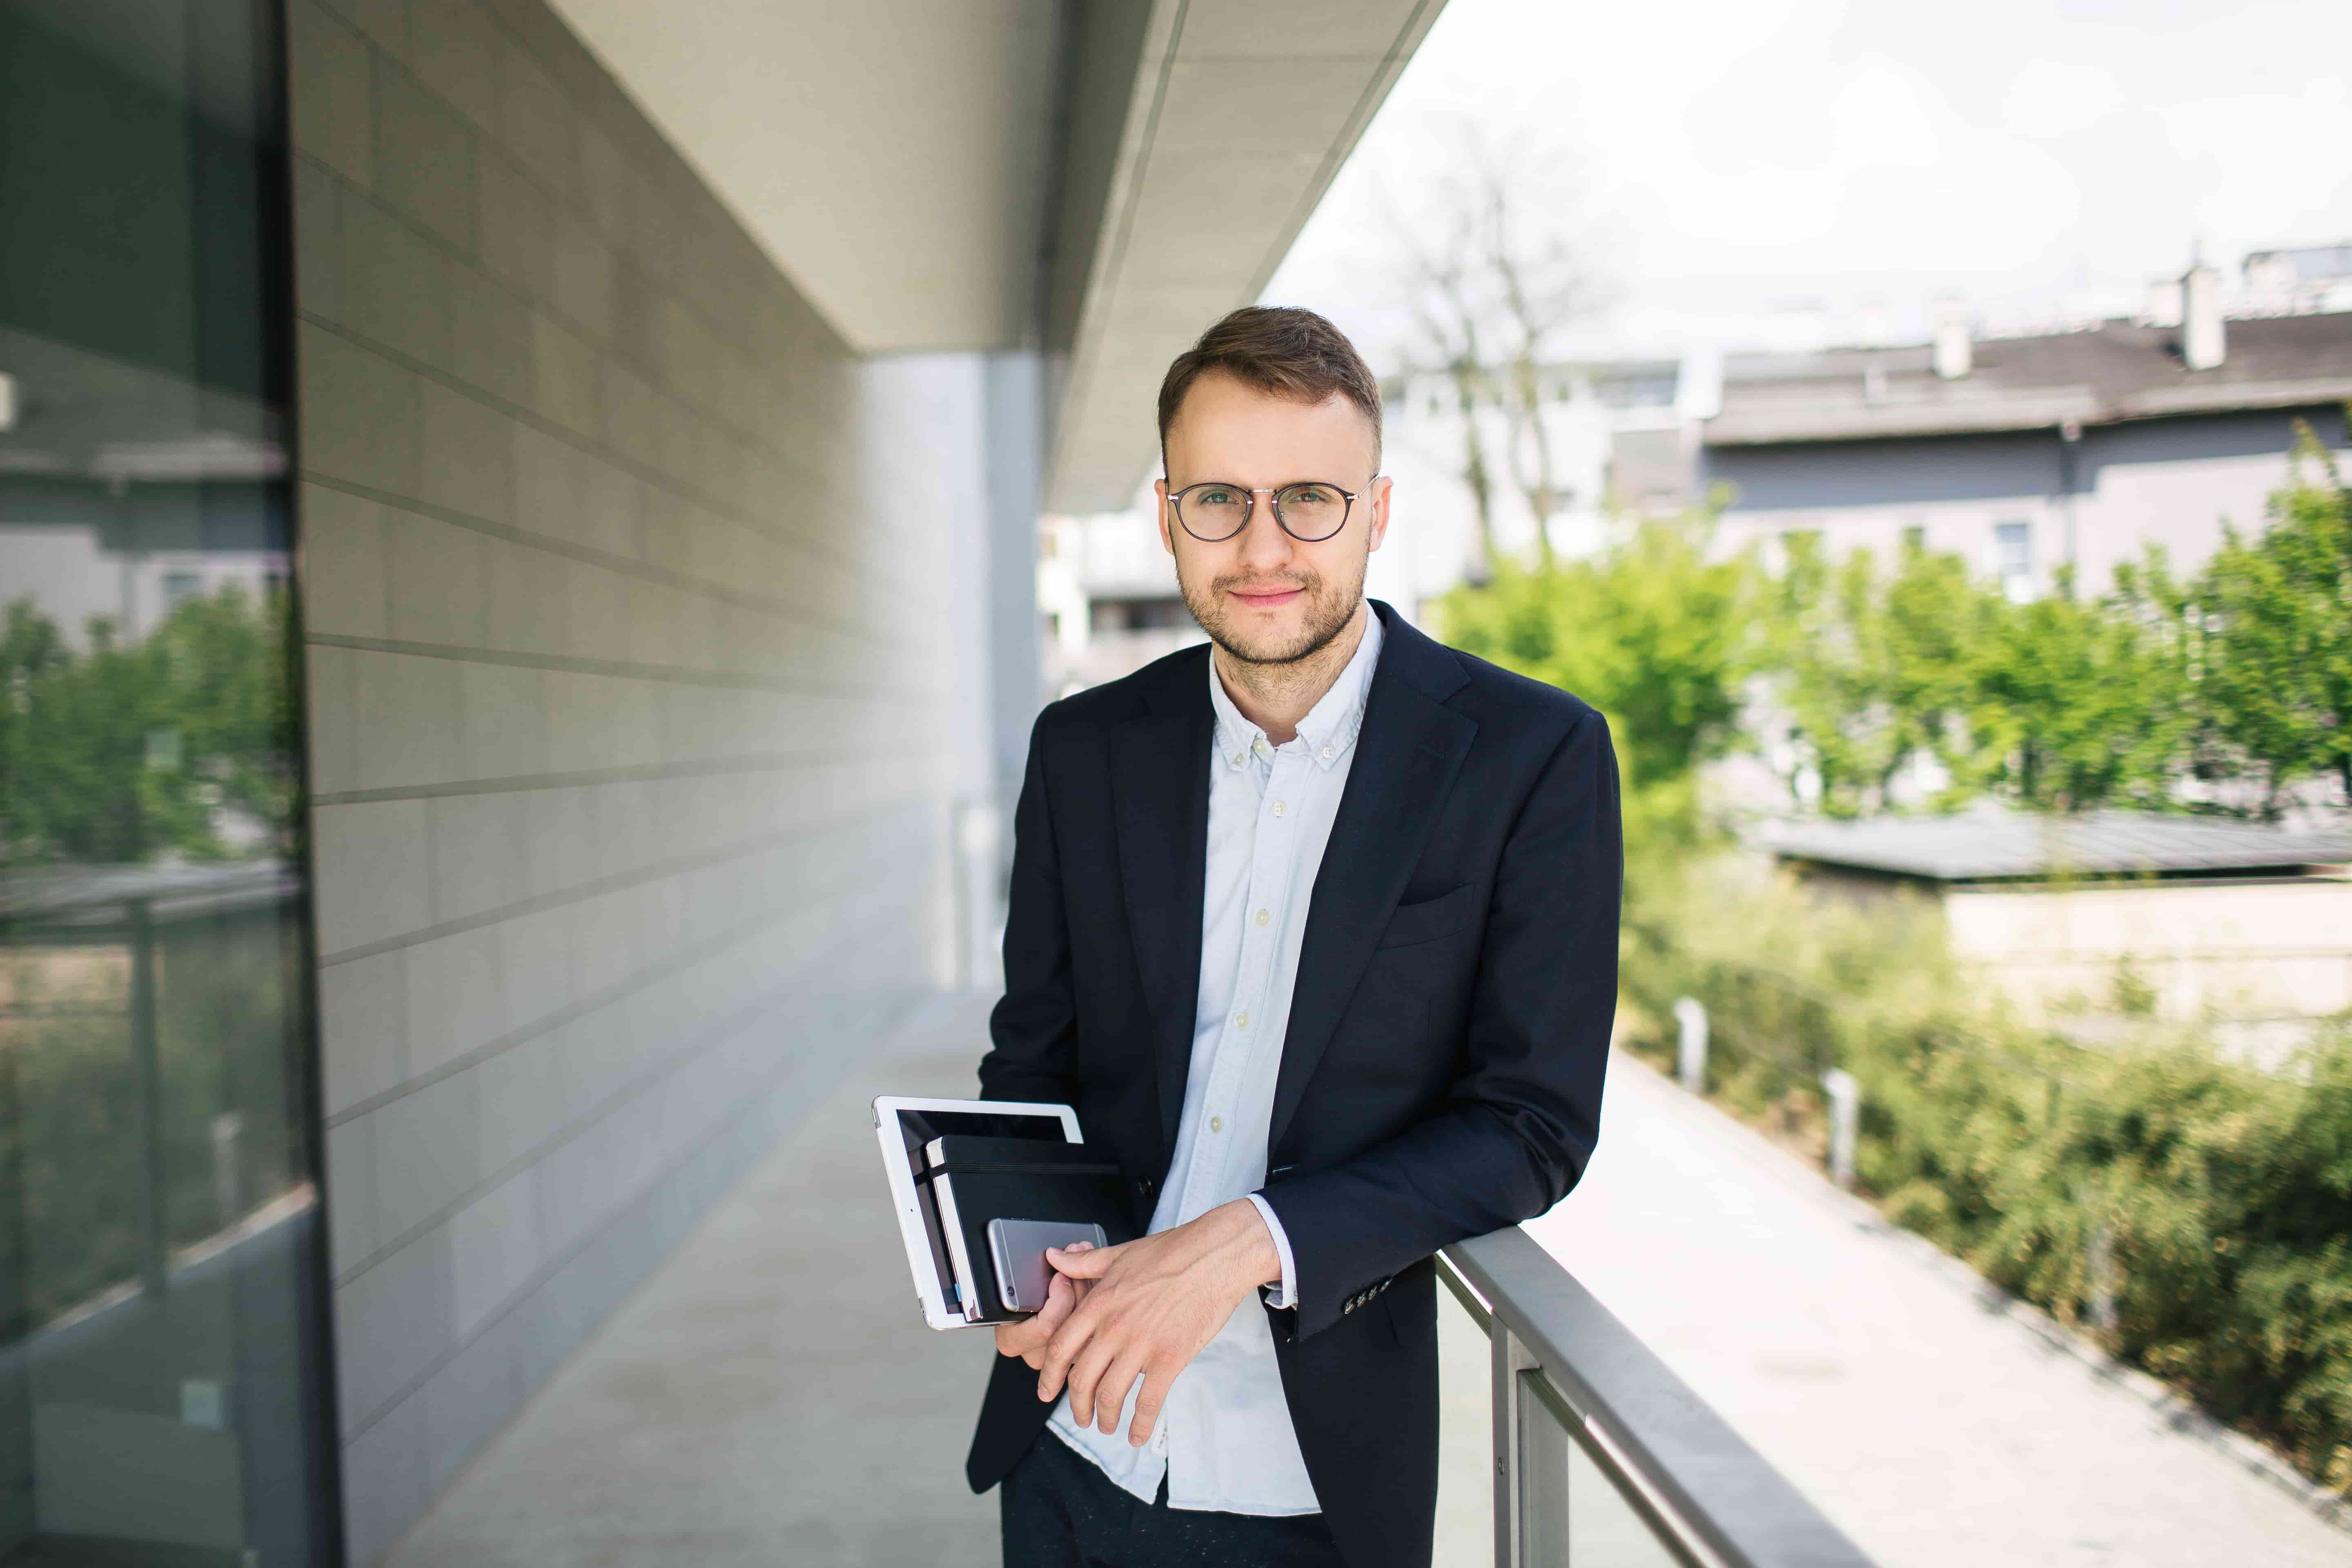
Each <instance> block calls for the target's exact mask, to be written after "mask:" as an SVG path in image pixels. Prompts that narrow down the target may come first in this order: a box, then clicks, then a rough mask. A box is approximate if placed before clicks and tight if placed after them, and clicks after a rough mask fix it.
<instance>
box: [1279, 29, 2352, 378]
mask: <svg viewBox="0 0 2352 1568" xmlns="http://www.w3.org/2000/svg"><path fill="white" fill-rule="evenodd" d="M2347 71H2352V4H2347V0H2274V3H2272V4H2244V3H2229V0H2046V3H2041V4H2036V3H2032V0H1971V3H1970V4H1969V5H1962V6H1927V5H1917V4H1916V3H1913V4H1897V3H1895V0H1687V3H1685V4H1679V5H1595V4H1591V3H1589V0H1588V3H1581V4H1576V5H1567V4H1562V3H1560V0H1450V4H1448V5H1447V6H1446V9H1445V11H1444V14H1443V15H1442V16H1440V17H1439V18H1438V21H1437V23H1436V25H1435V26H1434V27H1433V29H1432V30H1431V33H1430V35H1429V37H1428V40H1427V41H1426V43H1425V44H1424V45H1423V47H1422V50H1421V52H1420V53H1419V54H1418V55H1417V56H1416V57H1415V58H1414V59H1413V61H1412V64H1411V65H1410V66H1409V67H1408V68H1406V71H1405V74H1404V77H1403V79H1402V80H1401V81H1400V82H1399V83H1398V85H1397V88H1396V90H1395V91H1394V93H1393V94H1391V97H1390V99H1389V101H1388V102H1387V104H1386V105H1385V106H1383V108H1382V110H1381V113H1380V115H1379V117H1378V118H1377V119H1376V120H1375V121H1374V122H1373V124H1372V126H1371V128H1370V130H1369V131H1368V132H1366V135H1365V137H1364V140H1363V142H1362V143H1361V145H1360V147H1359V149H1358V151H1357V153H1356V154H1355V156H1354V157H1353V158H1352V159H1351V160H1350V161H1349V164H1348V165H1347V167H1346V168H1344V169H1343V170H1342V171H1341V173H1340V174H1339V179H1338V181H1337V182H1336V183H1335V184H1334V185H1333V187H1332V190H1331V193H1330V195H1328V197H1327V198H1326V199H1325V201H1324V203H1323V205H1322V206H1321V207H1320V208H1319V209H1318V211H1317V213H1316V215H1315V217H1314V218H1313V219H1312V220H1311V221H1310V222H1309V224H1308V225H1307V230H1306V232H1305V233H1304V234H1303V235H1302V236H1301V237H1300V239H1299V242H1298V245H1297V247H1296V248H1295V249H1294V250H1293V252H1292V253H1291V256H1290V258H1289V259H1288V260H1287V261H1286V262H1285V264H1284V266H1283V268H1282V270H1281V272H1280V273H1279V274H1278V275H1277V276H1276V279H1275V282H1274V284H1273V286H1272V287H1271V288H1270V289H1268V291H1267V295H1266V298H1267V299H1268V300H1276V301H1280V302H1286V303H1297V304H1307V305H1313V306H1316V307H1317V308H1318V309H1323V310H1327V311H1328V312H1329V313H1331V314H1332V315H1334V317H1335V319H1338V320H1339V321H1340V322H1341V324H1342V325H1343V326H1348V327H1349V328H1350V330H1355V331H1365V330H1368V329H1370V328H1371V326H1372V321H1373V320H1374V319H1375V318H1376V317H1377V316H1378V315H1379V313H1380V310H1381V300H1380V299H1379V298H1378V296H1379V294H1380V291H1381V288H1382V285H1381V282H1380V279H1381V276H1382V268H1380V267H1379V266H1376V265H1373V266H1368V265H1367V260H1368V258H1375V257H1376V256H1377V253H1379V252H1380V251H1381V248H1382V244H1383V235H1384V233H1385V229H1384V224H1385V223H1386V222H1387V221H1388V220H1387V219H1386V217H1385V216H1384V212H1383V209H1384V208H1394V209H1397V210H1399V211H1401V212H1402V213H1403V214H1404V215H1405V216H1407V217H1408V218H1409V216H1410V214H1411V212H1412V207H1413V205H1414V203H1415V201H1416V193H1422V192H1426V191H1428V190H1429V189H1431V188H1432V185H1433V182H1437V181H1442V180H1444V178H1445V173H1446V171H1445V156H1444V149H1445V148H1446V147H1447V146H1448V145H1450V144H1451V145H1458V137H1459V127H1460V126H1461V125H1462V124H1463V123H1464V122H1472V123H1475V124H1477V125H1479V126H1483V127H1485V128H1486V129H1487V130H1488V132H1490V133H1491V134H1493V135H1494V136H1496V138H1498V139H1499V140H1501V141H1503V142H1507V144H1509V145H1511V146H1513V147H1515V148H1517V149H1518V150H1519V152H1520V153H1521V154H1522V155H1523V156H1526V157H1528V159H1529V160H1530V161H1531V165H1532V166H1534V167H1537V168H1538V169H1540V170H1541V171H1543V172H1545V173H1546V174H1549V175H1550V176H1553V177H1555V178H1556V179H1558V180H1561V181H1566V182H1570V183H1573V184H1578V185H1580V186H1581V187H1582V188H1583V189H1584V191H1585V192H1586V193H1587V194H1586V195H1584V196H1583V197H1582V198H1581V199H1580V200H1575V201H1570V202H1563V203H1561V204H1559V206H1560V210H1559V222H1560V223H1561V224H1562V225H1563V226H1566V227H1568V228H1569V229H1570V231H1571V232H1573V233H1574V234H1575V235H1576V236H1577V237H1579V238H1580V240H1581V241H1582V242H1583V243H1584V245H1585V246H1586V247H1587V249H1588V250H1589V251H1590V252H1591V254H1592V257H1593V259H1594V260H1595V262H1596V263H1597V264H1598V266H1599V267H1600V268H1601V270H1602V271H1603V272H1604V273H1605V274H1607V275H1608V276H1609V277H1610V279H1612V282H1613V285H1614V292H1615V294H1616V297H1617V299H1618V300H1619V302H1620V303H1619V307H1618V311H1617V314H1616V316H1615V318H1614V321H1613V323H1612V327H1611V329H1610V331H1609V334H1608V335H1609V338H1610V339H1611V341H1612V344H1613V345H1614V346H1619V347H1625V348H1631V347H1634V346H1650V345H1654V346H1658V347H1670V346H1673V345H1674V344H1675V342H1678V341H1680V340H1683V339H1685V338H1687V337H1690V336H1693V335H1722V334H1726V333H1727V334H1729V335H1731V336H1735V337H1738V336H1747V335H1751V334H1750V333H1749V332H1748V331H1745V330H1743V323H1750V324H1752V322H1753V321H1755V320H1757V319H1759V318H1760V317H1761V316H1763V315H1765V314H1766V313H1768V312H1770V311H1773V310H1785V309H1788V308H1790V307H1792V306H1800V305H1804V304H1811V305H1817V306H1819V307H1822V308H1824V309H1826V310H1829V311H1831V312H1832V313H1836V314H1844V315H1850V314H1851V313H1853V312H1854V311H1856V310H1869V309H1872V308H1874V307H1884V308H1885V309H1886V310H1889V311H1891V312H1892V313H1893V314H1894V315H1895V317H1896V318H1897V319H1898V320H1900V321H1916V320H1917V319H1919V318H1920V317H1921V315H1922V313H1923V312H1924V310H1925V309H1926V307H1927V303H1928V302H1929V301H1930V300H1932V299H1933V298H1934V297H1935V296H1937V294H1939V293H1946V292H1949V293H1955V294H1958V295H1959V296H1960V297H1962V298H1964V299H1967V300H1972V301H1976V302H1978V303H1979V304H1986V305H1997V306H2003V307H2009V308H2012V309H2013V308H2018V307H2020V306H2023V305H2027V304H2032V303H2041V304H2046V305H2048V306H2050V307H2053V308H2055V307H2056V306H2058V305H2060V304H2061V303H2063V302H2064V301H2065V300H2068V299H2069V298H2070V297H2072V298H2076V299H2079V298H2082V297H2084V296H2087V295H2093V294H2105V295H2108V296H2110V297H2113V298H2119V299H2122V300H2134V301H2136V300H2137V299H2138V298H2139V297H2140V296H2141V294H2142V293H2143V292H2144V289H2145V287H2146V285H2147V283H2148V282H2149V281H2150V280H2152V279H2155V278H2157V277H2158V276H2160V275H2164V274H2167V273H2170V274H2173V275H2176V276H2177V275H2178V273H2179V270H2180V268H2182V266H2183V265H2185V263H2186V261H2187V259H2188V257H2189V248H2190V246H2191V244H2192V242H2200V241H2201V243H2202V244H2203V246H2204V249H2205V254H2206V256H2207V258H2209V259H2211V260H2214V261H2217V262H2219V263H2221V264H2222V265H2224V266H2230V267H2234V266H2235V264H2236V262H2237V260H2238V258H2239V257H2240V255H2241V254H2242V252H2243V251H2245V250H2246V249H2249V248H2257V247H2264V246H2268V245H2273V244H2293V243H2321V242H2330V241H2336V240H2342V239H2347V238H2352V90H2347ZM1420 199H1426V198H1425V196H1424V197H1421V198H1420ZM2126 308H2128V307H2127V306H2126ZM1372 335H1374V336H1378V333H1377V331H1376V330H1374V331H1372Z"/></svg>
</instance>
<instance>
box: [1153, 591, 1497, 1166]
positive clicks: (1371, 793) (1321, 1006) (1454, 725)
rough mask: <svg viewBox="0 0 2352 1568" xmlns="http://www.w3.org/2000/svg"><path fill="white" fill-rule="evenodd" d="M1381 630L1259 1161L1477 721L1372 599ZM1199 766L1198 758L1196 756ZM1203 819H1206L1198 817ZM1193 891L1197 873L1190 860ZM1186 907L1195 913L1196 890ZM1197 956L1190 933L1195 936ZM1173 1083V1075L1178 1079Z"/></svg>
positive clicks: (1455, 681) (1415, 637) (1421, 641)
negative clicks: (1461, 709)
mask: <svg viewBox="0 0 2352 1568" xmlns="http://www.w3.org/2000/svg"><path fill="white" fill-rule="evenodd" d="M1376 608H1377V610H1378V613H1380V614H1381V620H1382V622H1383V624H1384V627H1385V630H1386V633H1387V641H1386V642H1385V643H1384V645H1383V646H1382V647H1381V662H1380V666H1379V668H1376V669H1375V670H1374V671H1373V672H1372V686H1371V690H1370V693H1369V694H1368V695H1367V697H1366V699H1365V703H1364V721H1363V725H1362V727H1361V728H1360V730H1359V731H1357V735H1356V756H1355V761H1354V762H1353V763H1350V764H1349V769H1348V785H1347V788H1346V790H1345V791H1344V792H1343V793H1342V794H1341V795H1340V796H1339V816H1337V817H1336V818H1335V819H1334V820H1333V822H1332V825H1331V838H1330V842H1329V844H1328V846H1327V847H1325V849H1324V851H1323V864H1322V867H1321V868H1320V869H1319V870H1318V872H1317V873H1316V877H1315V891H1314V895H1313V897H1312V899H1311V900H1309V902H1308V904H1307V931H1306V934H1305V936H1304V937H1303V938H1302V939H1301V942H1300V947H1299V953H1298V978H1297V985H1296V987H1295V988H1294V989H1293V991H1292V993H1291V1003H1290V1025H1289V1028H1288V1030H1287V1031H1286V1034H1285V1035H1284V1037H1283V1046H1282V1066H1281V1068H1280V1070H1279V1072H1278V1074H1277V1076H1276V1079H1275V1089H1274V1119H1273V1122H1272V1124H1271V1126H1270V1127H1269V1128H1268V1131H1267V1138H1266V1149H1267V1157H1268V1159H1269V1160H1271V1159H1272V1158H1273V1154H1274V1151H1275V1150H1276V1149H1278V1148H1280V1147H1281V1143H1282V1135H1283V1132H1284V1130H1285V1129H1286V1128H1287V1127H1288V1126H1289V1125H1290V1118H1291V1116H1292V1114H1293V1113H1294V1112H1295V1111H1297V1109H1298V1101H1299V1099H1300V1097H1301V1096H1303V1095H1304V1094H1305V1093H1306V1091H1307V1079H1310V1078H1312V1077H1313V1076H1314V1073H1315V1066H1316V1064H1317V1063H1318V1062H1319V1061H1320V1060H1322V1058H1323V1052H1324V1048H1325V1047H1328V1045H1329V1044H1330V1041H1331V1031H1332V1029H1333V1028H1334V1027H1336V1026H1337V1025H1338V1023H1339V1015H1340V1013H1341V1012H1342V1011H1344V1010H1345V1009H1346V1007H1347V1005H1348V999H1349V997H1350V996H1352V995H1354V994H1355V990H1356V984H1357V982H1358V981H1359V980H1360V979H1361V978H1362V977H1363V973H1364V966H1365V965H1366V964H1367V963H1370V961H1371V956H1372V944H1373V943H1374V942H1377V941H1379V940H1380V934H1381V930H1382V929H1383V928H1385V927H1386V926H1387V924H1388V921H1389V917H1390V916H1391V914H1393V913H1394V912H1395V910H1396V907H1397V901H1398V900H1400V899H1402V897H1403V896H1404V888H1405V882H1406V880H1407V879H1409V878H1410V877H1411V876H1412V868H1413V866H1414V865H1415V864H1416V863H1417V862H1418V861H1419V860H1420V858H1421V851H1422V847H1423V845H1424V844H1426V843H1427V842H1428V840H1429V834H1430V829H1431V828H1432V827H1433V826H1435V823H1436V819H1437V809H1438V807H1439V806H1440V805H1443V804H1444V800H1445V796H1446V793H1447V791H1448V790H1450V789H1451V788H1452V787H1453V784H1454V773H1456V772H1457V771H1458V770H1459V769H1460V768H1461V765H1462V759H1463V757H1464V756H1465V754H1467V753H1468V752H1469V750H1470V742H1471V738H1472V737H1473V736H1475V734H1476V733H1477V731H1478V725H1477V722H1476V721H1475V720H1473V719H1471V718H1470V717H1469V716H1468V715H1467V714H1464V713H1457V712H1455V711H1454V710H1452V709H1450V708H1448V707H1446V706H1445V705H1444V700H1445V698H1446V697H1447V696H1449V695H1451V694H1452V693H1453V692H1454V690H1456V689H1459V688H1460V687H1461V686H1463V685H1464V684H1465V682H1466V680H1467V677H1465V675H1464V674H1463V673H1462V668H1461V666H1460V664H1459V663H1457V662H1456V661H1455V660H1454V656H1453V655H1452V654H1450V653H1448V652H1447V651H1446V650H1445V649H1444V647H1441V646H1440V645H1438V644H1436V643H1434V642H1432V641H1431V640H1430V639H1429V638H1428V637H1423V635H1422V634H1421V633H1420V632H1418V631H1416V630H1414V629H1413V628H1412V626H1410V625H1407V624H1406V623H1404V622H1402V621H1400V620H1399V619H1397V618H1396V616H1394V615H1392V614H1391V613H1389V612H1388V609H1387V606H1386V605H1378V606H1376ZM1203 766H1204V768H1205V763H1204V764H1203ZM1202 820H1203V823H1204V824H1205V821H1206V816H1205V813H1204V814H1203V818H1202ZM1193 875H1194V883H1193V885H1194V888H1195V889H1198V888H1199V886H1200V881H1199V879H1200V876H1201V872H1200V869H1199V868H1198V867H1197V866H1196V867H1195V868H1194V873H1193ZM1199 907H1200V900H1199V898H1198V896H1197V892H1196V895H1195V897H1194V899H1193V901H1192V908H1193V909H1195V910H1197V909H1198V908H1199ZM1193 938H1194V941H1193V947H1194V952H1195V953H1196V955H1197V952H1198V948H1199V932H1198V931H1195V932H1194V933H1193ZM1178 1082H1179V1086H1180V1089H1181V1082H1182V1080H1181V1079H1179V1080H1178Z"/></svg>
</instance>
